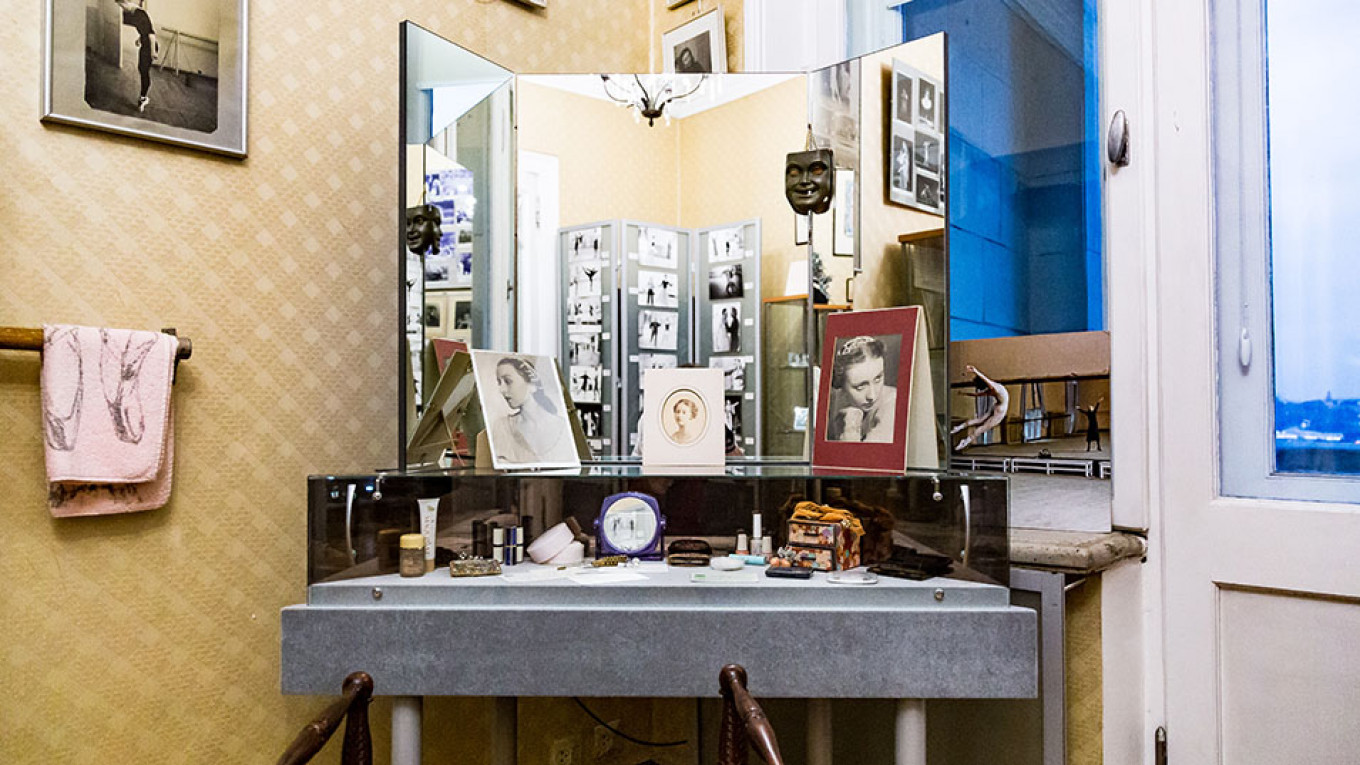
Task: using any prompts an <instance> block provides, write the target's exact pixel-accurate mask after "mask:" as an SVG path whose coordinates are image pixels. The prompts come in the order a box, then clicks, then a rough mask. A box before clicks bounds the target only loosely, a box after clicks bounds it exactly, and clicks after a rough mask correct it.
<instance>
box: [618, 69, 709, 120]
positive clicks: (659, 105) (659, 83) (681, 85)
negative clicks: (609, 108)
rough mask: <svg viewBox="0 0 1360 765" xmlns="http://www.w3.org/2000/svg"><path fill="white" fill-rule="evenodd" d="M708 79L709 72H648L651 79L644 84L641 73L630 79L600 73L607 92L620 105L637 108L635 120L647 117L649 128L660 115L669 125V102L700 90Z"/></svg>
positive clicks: (648, 77)
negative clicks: (675, 74)
mask: <svg viewBox="0 0 1360 765" xmlns="http://www.w3.org/2000/svg"><path fill="white" fill-rule="evenodd" d="M707 78H708V75H706V74H701V75H698V76H697V77H695V76H693V75H679V76H676V77H661V76H657V75H647V79H648V82H646V83H644V82H643V80H642V75H636V74H635V75H632V81H631V82H630V81H629V80H628V79H626V77H625V78H621V77H618V76H615V77H611V76H609V75H607V74H602V75H600V79H601V80H602V81H603V82H604V92H605V95H607V96H609V97H610V98H611V99H613V100H614V101H616V102H618V103H619V105H621V106H629V107H632V108H634V109H637V112H636V113H634V115H633V117H634V119H638V120H640V119H641V118H643V117H645V118H647V127H652V126H653V125H655V124H656V120H657V119H658V118H664V119H665V120H666V124H667V125H669V124H671V118H670V115H668V114H666V105H667V104H670V103H671V102H673V101H679V100H680V99H682V98H686V97H688V96H692V95H694V94H695V93H697V92H699V88H701V87H703V84H704V80H706V79H707ZM691 82H692V83H693V85H692V87H691V86H690V83H691Z"/></svg>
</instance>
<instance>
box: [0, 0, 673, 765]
mask: <svg viewBox="0 0 1360 765" xmlns="http://www.w3.org/2000/svg"><path fill="white" fill-rule="evenodd" d="M550 5H551V7H550V8H549V9H547V10H546V11H533V10H528V9H526V8H525V7H523V6H519V5H517V4H515V3H510V2H495V3H484V2H476V1H475V0H408V1H406V2H402V1H398V2H394V3H369V4H354V3H298V2H283V0H254V2H252V3H251V4H250V15H251V18H250V85H251V88H250V99H249V107H250V122H249V124H250V147H249V149H250V158H249V159H247V160H245V161H243V162H241V161H234V160H226V159H219V158H216V157H213V156H210V155H207V154H202V153H198V152H192V151H186V150H180V149H174V148H167V147H162V146H159V145H156V144H152V143H148V142H144V141H137V140H132V139H127V138H120V137H115V136H110V135H105V134H101V133H97V132H91V131H86V130H78V129H72V128H63V127H54V126H44V125H42V124H40V123H39V122H38V110H37V105H38V104H37V101H38V98H37V96H38V93H39V76H40V65H39V62H40V60H41V58H40V43H41V39H40V34H39V30H41V28H42V7H43V6H42V4H41V3H10V4H9V11H10V18H9V22H10V23H7V24H4V25H2V26H0V68H3V70H4V71H6V72H7V73H8V76H6V77H4V78H0V156H3V157H4V163H3V168H4V172H3V173H0V325H3V326H28V327H36V326H39V325H41V324H42V323H43V322H75V323H85V324H94V325H111V326H123V327H138V328H158V327H162V326H175V327H177V328H178V329H179V330H180V332H181V333H183V334H184V335H186V336H188V337H191V338H192V339H193V341H194V356H193V358H192V359H191V360H190V361H189V362H187V363H186V364H184V365H183V366H182V367H181V368H180V379H179V383H178V384H177V385H176V402H177V409H178V411H177V415H176V417H177V452H178V453H177V455H176V464H175V473H176V475H175V490H174V495H173V498H172V500H171V502H170V505H169V506H168V507H166V508H164V509H162V510H157V511H153V512H149V513H143V514H140V515H135V516H129V517H121V518H119V517H115V518H106V519H98V518H92V519H75V520H62V521H58V520H54V519H52V518H51V517H50V516H49V514H48V511H47V508H46V503H45V479H44V469H43V457H42V444H43V437H42V431H41V425H40V403H39V390H38V369H39V367H38V357H37V355H36V354H33V353H19V352H7V351H0V431H2V432H4V433H5V438H4V439H2V440H0V465H2V466H3V469H2V470H0V474H2V475H3V477H4V482H5V487H4V491H3V492H0V497H2V499H0V515H3V518H4V532H3V534H0V581H4V582H5V583H6V586H5V587H4V595H3V596H0V611H3V613H4V614H5V626H4V628H3V631H0V644H3V649H0V667H2V668H3V670H2V671H0V677H3V678H4V679H5V686H6V688H7V689H8V692H7V693H5V694H4V695H3V697H0V762H6V763H29V762H44V763H70V762H125V763H137V764H138V765H145V764H154V763H162V762H186V763H209V762H221V763H238V762H242V763H243V762H270V761H272V760H273V759H274V758H276V757H277V756H278V754H279V752H281V751H282V748H283V746H284V745H285V743H286V742H287V741H288V740H289V739H290V738H291V737H292V736H293V735H294V734H295V733H296V732H297V730H298V729H299V728H300V727H301V726H302V724H303V723H304V722H306V720H308V719H310V717H311V716H312V715H313V714H315V713H316V712H317V711H318V710H319V709H320V707H321V706H322V705H323V700H321V699H317V698H307V697H286V696H283V695H281V694H280V693H279V680H278V678H279V609H280V608H281V607H282V606H285V605H288V604H291V603H299V602H302V601H303V600H304V598H305V587H304V585H305V570H304V561H305V528H306V523H305V509H306V495H305V477H306V475H307V474H308V473H313V472H320V471H342V470H371V469H373V468H376V467H383V466H390V465H391V464H392V463H393V460H394V455H395V451H396V434H395V429H394V424H393V423H394V419H395V418H394V416H393V413H394V411H395V409H396V404H397V397H396V391H395V390H394V387H395V386H394V384H393V378H394V374H393V367H394V362H395V360H396V347H397V326H398V325H397V316H396V289H395V283H396V262H397V260H396V259H397V254H398V252H397V243H398V231H397V223H396V220H397V216H396V214H395V209H394V208H395V206H396V198H397V186H396V184H397V140H398V138H397V96H398V93H397V76H398V57H397V24H398V22H399V21H400V20H401V19H403V18H411V19H412V20H414V21H416V22H418V23H420V24H422V25H423V26H425V27H427V28H429V29H431V30H433V31H435V32H437V33H440V34H442V35H444V36H446V37H449V38H451V39H453V40H455V41H457V42H460V43H461V44H463V45H465V46H467V47H469V48H471V49H473V50H476V51H478V52H480V53H483V54H485V55H487V56H489V57H491V58H492V59H494V60H496V61H498V62H500V63H503V64H505V65H506V66H508V67H511V68H514V69H519V70H525V71H593V70H610V71H629V70H637V69H645V68H646V67H647V64H648V61H649V60H650V57H651V56H652V48H653V45H652V41H651V39H650V35H648V34H647V31H646V30H648V28H649V25H650V24H652V20H651V17H652V11H651V9H650V8H648V7H647V6H646V5H644V4H643V3H642V2H640V0H638V1H635V2H629V3H620V2H613V1H611V0H552V2H551V4H550ZM337 690H338V689H337ZM386 715H387V707H386V704H385V703H382V702H379V703H378V704H377V705H376V706H375V710H374V727H375V730H376V732H377V733H378V735H379V742H380V743H379V751H380V752H381V751H383V750H384V749H385V747H386V744H385V733H384V731H385V730H386V725H387V723H386ZM427 715H428V718H427V719H428V720H429V722H430V733H431V734H430V736H429V737H428V738H429V739H431V740H430V742H429V744H428V745H427V749H426V755H427V757H428V761H432V762H435V761H450V760H452V759H453V758H454V756H455V755H457V756H462V757H463V759H461V760H460V761H461V762H467V763H474V764H475V763H478V762H485V761H486V759H485V756H484V755H483V754H481V749H482V748H483V746H484V744H485V740H486V739H485V731H486V730H487V728H486V725H487V724H488V719H489V711H488V707H487V705H486V704H485V702H484V701H482V700H479V699H467V700H461V701H450V700H438V701H436V702H432V703H431V704H429V705H427ZM338 748H339V747H338V744H333V745H332V746H331V747H330V748H329V750H328V752H329V753H328V755H327V758H323V761H334V759H335V754H334V753H335V752H337V751H338Z"/></svg>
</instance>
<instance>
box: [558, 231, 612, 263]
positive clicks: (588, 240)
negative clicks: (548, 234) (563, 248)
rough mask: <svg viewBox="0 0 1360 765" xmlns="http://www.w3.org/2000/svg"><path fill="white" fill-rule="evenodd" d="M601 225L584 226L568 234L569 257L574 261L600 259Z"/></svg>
mask: <svg viewBox="0 0 1360 765" xmlns="http://www.w3.org/2000/svg"><path fill="white" fill-rule="evenodd" d="M602 235H603V234H602V232H601V230H600V228H599V227H596V228H583V229H580V230H577V231H572V232H571V233H569V234H567V259H568V260H569V261H571V262H572V263H579V262H581V261H587V260H599V259H600V239H601V237H602Z"/></svg>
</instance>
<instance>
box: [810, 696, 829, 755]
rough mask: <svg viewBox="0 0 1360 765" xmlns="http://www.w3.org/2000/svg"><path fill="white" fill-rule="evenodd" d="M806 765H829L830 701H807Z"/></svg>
mask: <svg viewBox="0 0 1360 765" xmlns="http://www.w3.org/2000/svg"><path fill="white" fill-rule="evenodd" d="M807 763H808V765H831V699H808V702H807Z"/></svg>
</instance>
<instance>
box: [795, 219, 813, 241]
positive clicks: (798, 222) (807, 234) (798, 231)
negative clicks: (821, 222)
mask: <svg viewBox="0 0 1360 765" xmlns="http://www.w3.org/2000/svg"><path fill="white" fill-rule="evenodd" d="M808 217H809V216H807V215H799V214H797V213H794V215H793V243H794V244H808V243H809V242H811V241H812V233H811V228H809V225H808V224H809V221H808Z"/></svg>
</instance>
